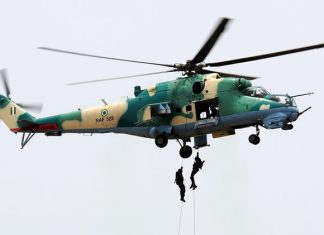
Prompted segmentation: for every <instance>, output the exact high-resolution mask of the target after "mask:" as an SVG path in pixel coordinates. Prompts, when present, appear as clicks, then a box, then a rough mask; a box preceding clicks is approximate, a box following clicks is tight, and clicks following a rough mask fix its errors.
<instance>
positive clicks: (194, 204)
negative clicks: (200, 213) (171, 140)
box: [192, 190, 196, 235]
mask: <svg viewBox="0 0 324 235" xmlns="http://www.w3.org/2000/svg"><path fill="white" fill-rule="evenodd" d="M192 197H193V211H194V214H193V219H194V223H193V226H194V235H196V200H195V190H192Z"/></svg>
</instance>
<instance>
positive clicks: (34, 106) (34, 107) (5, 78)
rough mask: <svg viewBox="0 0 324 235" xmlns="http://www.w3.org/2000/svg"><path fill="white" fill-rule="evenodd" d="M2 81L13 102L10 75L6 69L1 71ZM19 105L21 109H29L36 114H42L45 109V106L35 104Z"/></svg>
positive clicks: (8, 96) (7, 94) (0, 78)
mask: <svg viewBox="0 0 324 235" xmlns="http://www.w3.org/2000/svg"><path fill="white" fill-rule="evenodd" d="M0 80H1V81H2V85H3V87H4V89H5V92H6V96H7V98H8V99H9V100H11V97H10V94H11V91H10V86H9V80H8V74H7V70H6V69H1V70H0ZM16 104H17V105H19V106H20V107H21V108H24V109H27V110H32V111H35V112H41V111H42V108H43V104H41V103H36V104H35V103H34V104H24V103H16Z"/></svg>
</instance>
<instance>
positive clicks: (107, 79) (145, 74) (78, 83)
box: [66, 69, 178, 85]
mask: <svg viewBox="0 0 324 235" xmlns="http://www.w3.org/2000/svg"><path fill="white" fill-rule="evenodd" d="M177 71H178V69H172V70H167V71H161V72H153V73H143V74H136V75H129V76H122V77H115V78H103V79H97V80H90V81H83V82H72V83H68V84H66V85H81V84H87V83H95V82H105V81H111V80H119V79H125V78H135V77H144V76H149V75H156V74H161V73H171V72H177Z"/></svg>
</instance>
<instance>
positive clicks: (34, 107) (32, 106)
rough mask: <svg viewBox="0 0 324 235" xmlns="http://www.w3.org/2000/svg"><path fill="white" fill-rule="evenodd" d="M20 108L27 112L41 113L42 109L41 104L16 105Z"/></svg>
mask: <svg viewBox="0 0 324 235" xmlns="http://www.w3.org/2000/svg"><path fill="white" fill-rule="evenodd" d="M17 105H19V106H20V107H22V108H23V109H28V110H33V111H36V112H41V111H42V109H43V104H22V103H17Z"/></svg>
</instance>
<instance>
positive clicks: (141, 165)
mask: <svg viewBox="0 0 324 235" xmlns="http://www.w3.org/2000/svg"><path fill="white" fill-rule="evenodd" d="M0 3H1V4H0V6H1V14H0V27H1V37H0V68H7V71H8V76H9V79H10V86H11V90H12V95H11V96H12V98H13V100H15V101H17V102H22V101H23V102H27V103H28V102H42V103H43V104H44V108H43V111H42V113H40V114H37V113H35V114H34V115H35V116H36V117H44V116H49V115H54V114H59V113H65V112H69V111H73V110H76V109H77V108H86V107H91V106H97V105H101V104H102V103H101V101H100V99H102V98H104V99H105V100H106V101H107V102H108V103H112V102H114V101H118V100H122V99H125V98H127V97H132V96H133V87H134V86H136V85H141V86H142V87H147V86H149V85H151V84H155V83H158V82H163V81H168V80H173V79H175V78H176V77H177V76H178V74H164V75H158V76H151V77H142V78H134V79H128V80H119V81H111V82H105V83H100V84H99V83H98V84H88V85H83V86H66V85H65V84H66V83H69V82H76V81H83V80H91V79H94V80H95V79H101V78H108V77H114V76H122V75H130V74H137V73H147V72H155V71H160V70H163V68H162V69H161V68H159V67H154V66H149V65H138V64H129V63H122V62H114V61H107V60H99V59H95V58H84V57H78V56H73V55H62V54H57V53H51V52H46V51H41V50H37V49H36V48H37V47H40V46H44V47H53V48H59V49H65V50H71V51H78V52H84V53H91V54H98V55H103V56H111V57H119V58H127V59H134V60H144V61H152V62H157V63H171V64H172V63H182V62H185V61H186V60H187V59H191V58H192V57H193V56H194V55H195V54H196V53H197V51H198V50H199V48H200V46H201V45H202V44H203V43H204V42H205V40H206V38H207V37H208V35H209V34H210V32H211V30H212V29H213V27H214V26H215V24H216V23H217V22H218V20H219V18H220V17H230V18H232V19H233V21H232V22H231V24H230V25H229V26H228V27H227V30H226V32H225V33H224V34H223V35H222V37H221V38H220V40H219V41H218V43H217V45H216V46H215V48H214V49H213V50H212V51H211V53H210V54H209V56H208V57H207V58H206V62H216V61H221V60H227V59H235V58H239V57H245V56H252V55H257V54H262V53H268V52H273V51H278V50H283V49H290V48H295V47H301V46H308V45H312V44H318V43H323V42H324V30H323V27H322V24H323V22H324V14H323V9H324V3H323V1H321V0H309V1H302V0H295V1H292V0H280V1H279V0H267V1H256V0H247V1H237V0H236V1H235V0H228V1H218V0H201V1H191V0H186V1H183V0H180V1H178V0H176V1H170V0H163V1H161V0H157V1H148V0H133V1H125V0H124V1H109V0H108V1H101V0H92V1H90V0H84V1H76V0H70V1H57V0H56V1H54V0H31V1H17V0H13V1H4V0H0ZM323 61H324V49H322V50H314V51H309V52H304V53H300V54H295V55H287V56H284V57H280V58H273V59H268V60H262V61H261V60H260V61H256V62H250V63H244V64H238V65H232V66H227V67H224V68H221V69H219V70H220V71H222V72H231V73H239V74H246V75H251V76H258V77H260V78H259V79H258V80H255V81H253V84H254V85H261V86H264V87H265V88H266V89H267V90H268V91H270V92H273V93H284V94H285V93H288V94H290V95H295V94H300V93H305V92H308V91H313V92H315V95H313V96H305V97H300V98H296V102H297V104H298V107H299V109H300V110H303V109H305V108H307V107H308V106H312V107H313V108H312V109H311V110H310V111H308V112H306V113H305V114H304V115H302V116H301V117H300V118H299V120H297V122H296V123H295V124H294V129H293V130H291V131H282V130H281V129H279V130H266V129H263V128H262V129H261V134H260V137H261V142H260V144H259V145H257V146H254V145H251V144H250V143H249V142H248V136H249V135H250V134H252V133H254V132H255V130H254V128H246V129H241V130H238V131H237V134H236V135H235V136H231V137H225V138H221V139H212V137H211V136H208V141H209V144H210V147H206V148H202V149H200V156H201V157H202V159H203V160H205V161H206V162H205V165H204V167H203V170H202V171H201V172H199V173H198V174H197V177H196V182H197V185H198V188H197V189H196V190H195V192H194V194H193V192H192V191H190V190H189V189H188V190H187V192H186V201H187V202H186V203H185V204H184V205H183V208H182V209H183V210H182V217H181V224H180V234H194V232H196V234H204V235H211V234H213V235H215V234H224V235H236V234H242V235H244V234H246V235H259V234H264V235H281V234H285V235H287V234H294V235H304V234H313V235H317V234H323V233H324V224H323V220H324V202H323V198H324V189H323V182H322V181H323V179H324V172H323V165H324V160H323V158H322V146H323V144H322V133H323V131H324V127H323V125H322V120H323V118H324V111H323V108H322V107H323V105H322V102H323V100H324V93H323V71H322V69H323ZM179 75H180V74H179ZM0 89H1V90H0V93H2V94H3V93H4V89H2V88H0ZM20 138H21V135H15V134H13V133H11V132H9V131H8V129H7V127H6V126H5V125H4V123H2V122H1V123H0V147H1V152H0V234H6V235H18V234H19V235H20V234H24V235H29V234H32V235H44V234H46V235H52V234H53V235H54V234H62V235H65V234H66V235H67V234H69V235H70V234H79V235H88V234H98V235H103V234H117V235H126V234H141V235H146V234H147V235H148V234H150V235H151V234H157V235H162V234H178V228H179V221H180V210H181V203H180V200H179V199H180V196H179V189H178V188H177V186H176V185H175V184H174V175H175V172H176V170H177V169H178V168H179V167H180V166H181V165H183V167H184V176H185V184H186V185H187V186H189V185H190V179H189V176H190V171H191V169H192V163H193V158H192V157H191V158H189V159H186V160H184V161H182V159H181V158H180V157H179V155H178V151H179V145H178V144H177V143H176V142H175V141H170V142H169V144H168V146H167V147H166V148H164V149H159V148H157V147H156V146H155V144H154V140H152V139H143V138H138V137H134V136H126V135H116V134H98V135H93V136H83V135H79V134H66V135H63V136H62V137H46V136H44V135H36V136H35V137H34V138H33V139H32V140H31V142H30V143H29V144H28V145H27V146H26V147H25V149H23V150H21V149H20ZM195 153H196V152H194V154H195ZM194 212H195V213H194ZM194 229H195V230H194Z"/></svg>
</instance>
